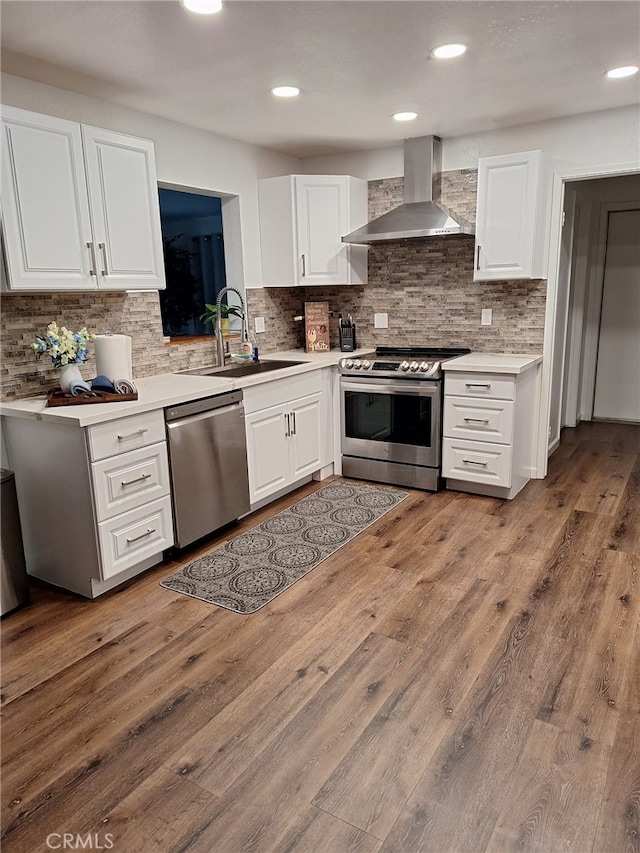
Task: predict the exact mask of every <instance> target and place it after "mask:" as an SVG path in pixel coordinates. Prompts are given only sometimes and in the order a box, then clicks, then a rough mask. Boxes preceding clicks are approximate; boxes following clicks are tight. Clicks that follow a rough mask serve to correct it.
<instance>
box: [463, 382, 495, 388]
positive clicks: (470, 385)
mask: <svg viewBox="0 0 640 853" xmlns="http://www.w3.org/2000/svg"><path fill="white" fill-rule="evenodd" d="M464 384H465V387H466V388H491V383H490V382H465V383H464Z"/></svg>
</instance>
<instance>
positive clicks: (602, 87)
mask: <svg viewBox="0 0 640 853" xmlns="http://www.w3.org/2000/svg"><path fill="white" fill-rule="evenodd" d="M0 12H1V15H2V18H1V23H2V28H1V36H0V39H1V41H0V43H1V46H2V70H3V71H5V72H7V73H9V74H15V75H18V76H21V77H27V78H29V79H32V80H37V81H39V82H43V83H48V84H50V85H53V86H58V87H61V88H64V89H70V90H72V91H75V92H80V93H83V94H86V95H90V96H92V97H95V98H100V99H102V100H105V101H111V102H113V103H116V104H120V105H123V106H127V107H131V108H133V109H137V110H142V111H145V112H149V113H152V114H155V115H158V116H162V117H164V118H169V119H174V120H176V121H179V122H183V123H186V124H189V125H194V126H196V127H200V128H204V129H205V130H210V131H213V132H215V133H219V134H222V135H223V136H228V137H231V138H234V139H239V140H243V141H245V142H249V143H253V144H255V145H260V146H264V147H266V148H270V149H272V150H275V151H280V152H283V153H286V154H290V155H293V156H296V157H300V158H305V157H312V156H319V155H323V154H332V153H341V152H346V151H353V150H362V149H365V148H383V147H385V146H389V145H395V144H396V143H397V142H398V141H399V140H401V139H403V138H405V137H408V136H421V135H423V134H430V133H435V134H437V135H439V136H442V137H451V136H460V135H468V134H472V133H477V132H482V131H486V130H491V129H494V128H498V127H510V126H514V125H520V124H525V123H528V122H534V121H541V120H545V119H552V118H557V117H561V116H567V115H576V114H579V113H586V112H593V111H598V110H605V109H609V108H613V107H621V106H626V105H630V104H636V103H638V102H639V101H640V80H639V78H638V75H636V76H635V77H633V78H628V79H624V80H618V81H611V80H607V79H606V78H605V77H604V72H605V71H606V70H607V69H608V68H611V67H613V66H616V65H626V64H631V63H634V64H638V63H639V62H640V3H639V2H637V0H620V2H618V0H605V2H600V0H561V1H560V2H552V0H536V2H529V0H497V2H485V1H484V0H479V2H476V0H295V2H289V0H225V3H224V7H223V10H222V12H221V13H220V14H218V15H214V16H210V17H204V16H199V15H193V14H192V13H190V12H187V11H186V10H185V9H183V8H182V6H181V5H180V3H179V2H177V0H171V2H167V0H143V2H138V1H137V0H2V2H1V3H0ZM452 41H456V42H459V41H462V42H465V43H467V44H468V45H469V50H468V52H467V53H466V54H465V55H464V56H463V57H460V58H458V59H453V60H448V61H442V60H440V61H438V60H433V59H430V58H429V51H430V50H431V48H433V47H434V46H436V45H438V44H442V43H445V42H452ZM284 83H292V84H295V85H298V86H300V87H301V88H302V90H303V93H302V96H301V97H300V98H298V99H295V100H277V99H275V98H273V97H272V96H271V95H270V93H269V89H270V87H271V86H274V85H277V84H284ZM398 110H414V111H416V112H417V113H418V114H419V118H418V119H417V120H416V121H414V122H410V123H397V122H395V121H393V120H392V118H391V114H392V113H394V112H396V111H398Z"/></svg>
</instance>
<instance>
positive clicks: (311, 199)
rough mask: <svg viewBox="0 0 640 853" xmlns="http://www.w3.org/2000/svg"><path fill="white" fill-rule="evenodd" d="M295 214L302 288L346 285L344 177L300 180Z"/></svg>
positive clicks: (346, 212)
mask: <svg viewBox="0 0 640 853" xmlns="http://www.w3.org/2000/svg"><path fill="white" fill-rule="evenodd" d="M295 186H296V214H297V217H296V218H297V237H298V256H299V258H300V279H299V281H298V283H299V284H315V285H327V284H345V283H346V282H347V281H348V277H349V271H348V261H347V244H346V243H343V242H342V241H341V237H342V235H343V234H346V233H347V231H348V228H349V226H348V222H349V217H348V209H347V200H348V193H349V188H348V185H347V178H346V177H345V176H344V175H337V176H329V175H326V176H323V175H318V176H309V177H305V176H301V175H299V176H297V177H296V179H295Z"/></svg>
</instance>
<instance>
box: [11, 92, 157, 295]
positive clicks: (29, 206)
mask: <svg viewBox="0 0 640 853" xmlns="http://www.w3.org/2000/svg"><path fill="white" fill-rule="evenodd" d="M2 216H3V234H4V250H5V258H6V265H7V283H6V286H7V287H8V289H9V290H12V291H22V292H53V291H58V290H67V291H68V290H96V289H100V290H124V289H126V290H134V289H136V288H139V289H150V288H158V289H160V288H164V287H165V286H166V284H165V275H164V259H163V252H162V232H161V229H160V209H159V203H158V188H157V180H156V173H155V161H154V154H153V143H151V142H149V141H148V140H144V139H137V138H133V137H129V136H124V135H122V134H119V133H113V132H111V131H108V130H100V129H98V128H94V127H87V126H84V125H79V124H76V123H74V122H69V121H65V120H62V119H57V118H53V117H51V116H43V115H38V114H36V113H31V112H26V111H24V110H18V109H13V108H9V107H3V110H2Z"/></svg>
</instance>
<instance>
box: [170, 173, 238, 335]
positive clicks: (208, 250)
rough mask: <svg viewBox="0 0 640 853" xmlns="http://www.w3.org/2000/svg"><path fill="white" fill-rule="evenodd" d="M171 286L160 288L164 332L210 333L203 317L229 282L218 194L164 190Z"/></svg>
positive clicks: (211, 330) (211, 331) (180, 333)
mask: <svg viewBox="0 0 640 853" xmlns="http://www.w3.org/2000/svg"><path fill="white" fill-rule="evenodd" d="M159 194H160V220H161V224H162V242H163V246H164V263H165V270H166V275H167V287H166V290H161V291H160V310H161V313H162V327H163V332H164V334H165V335H167V336H170V337H172V338H173V337H179V336H184V335H211V334H213V328H212V324H211V323H207V324H206V325H205V324H204V323H203V322H202V321H201V320H200V316H201V315H202V314H203V313H204V311H205V303H206V302H209V303H215V301H216V297H217V295H218V293H219V292H220V291H221V290H222V289H223V288H224V287H225V286H226V270H225V261H224V239H223V233H222V203H221V200H220V199H219V198H216V197H215V196H208V195H199V194H197V193H190V192H183V191H179V190H169V189H163V188H160V190H159Z"/></svg>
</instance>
